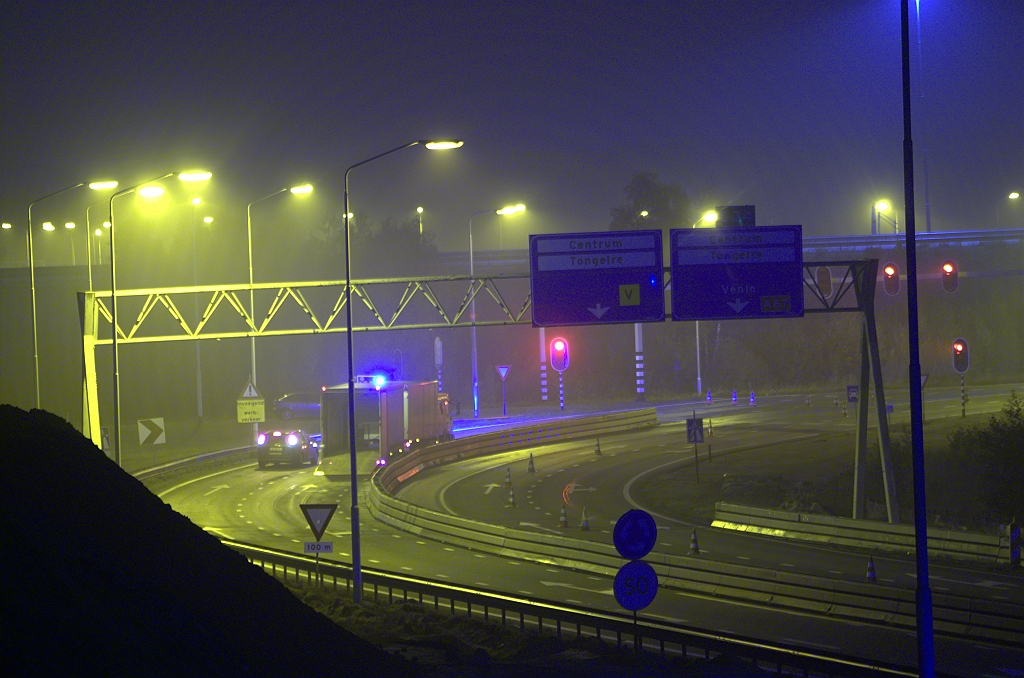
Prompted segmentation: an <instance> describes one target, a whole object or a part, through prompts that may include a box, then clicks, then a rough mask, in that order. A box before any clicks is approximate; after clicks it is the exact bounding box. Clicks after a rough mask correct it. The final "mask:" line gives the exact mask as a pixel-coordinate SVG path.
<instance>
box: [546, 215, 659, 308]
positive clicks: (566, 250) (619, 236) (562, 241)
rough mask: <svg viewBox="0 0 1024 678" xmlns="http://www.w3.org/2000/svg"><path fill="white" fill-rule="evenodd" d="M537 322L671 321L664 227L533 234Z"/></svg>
mask: <svg viewBox="0 0 1024 678" xmlns="http://www.w3.org/2000/svg"><path fill="white" fill-rule="evenodd" d="M530 290H531V299H532V305H533V325H534V327H560V326H563V325H600V324H612V323H642V322H661V321H663V320H665V292H664V286H663V279H662V256H661V231H599V232H595V233H560V234H557V235H531V236H530Z"/></svg>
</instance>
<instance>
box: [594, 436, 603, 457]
mask: <svg viewBox="0 0 1024 678" xmlns="http://www.w3.org/2000/svg"><path fill="white" fill-rule="evenodd" d="M594 454H596V455H597V456H599V457H600V456H601V439H600V438H598V439H597V442H596V443H595V444H594Z"/></svg>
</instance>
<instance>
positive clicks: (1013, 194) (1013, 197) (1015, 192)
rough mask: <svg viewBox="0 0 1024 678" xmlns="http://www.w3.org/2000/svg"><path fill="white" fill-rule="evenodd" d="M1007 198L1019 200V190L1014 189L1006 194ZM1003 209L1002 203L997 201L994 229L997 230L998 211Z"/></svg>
mask: <svg viewBox="0 0 1024 678" xmlns="http://www.w3.org/2000/svg"><path fill="white" fill-rule="evenodd" d="M1006 198H1007V199H1008V200H1020V192H1019V191H1014V192H1013V193H1011V194H1010V195H1008V196H1006ZM1002 209H1003V204H1002V203H999V207H997V208H996V230H999V212H1000V211H1001V210H1002Z"/></svg>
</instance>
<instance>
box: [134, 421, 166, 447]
mask: <svg viewBox="0 0 1024 678" xmlns="http://www.w3.org/2000/svg"><path fill="white" fill-rule="evenodd" d="M138 422H139V445H163V444H164V443H166V442H167V436H166V430H165V429H164V418H163V417H154V418H153V419H139V420H138Z"/></svg>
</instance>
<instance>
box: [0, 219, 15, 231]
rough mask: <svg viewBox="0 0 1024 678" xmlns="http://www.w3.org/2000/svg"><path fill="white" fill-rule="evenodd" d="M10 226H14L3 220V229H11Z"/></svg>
mask: <svg viewBox="0 0 1024 678" xmlns="http://www.w3.org/2000/svg"><path fill="white" fill-rule="evenodd" d="M12 228H14V226H11V225H10V224H9V223H7V222H6V221H5V222H4V225H3V229H4V230H5V231H9V230H11V229H12Z"/></svg>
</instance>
